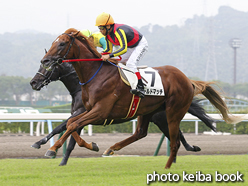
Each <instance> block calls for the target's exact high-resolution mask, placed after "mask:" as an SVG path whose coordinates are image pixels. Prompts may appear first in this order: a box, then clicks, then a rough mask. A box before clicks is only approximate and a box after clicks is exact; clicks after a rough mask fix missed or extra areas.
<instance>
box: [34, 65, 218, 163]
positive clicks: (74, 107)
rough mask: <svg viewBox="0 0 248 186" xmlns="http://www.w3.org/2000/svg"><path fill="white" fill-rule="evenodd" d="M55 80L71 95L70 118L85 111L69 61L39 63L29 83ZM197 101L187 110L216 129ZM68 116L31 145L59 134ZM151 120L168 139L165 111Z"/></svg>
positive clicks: (72, 143) (70, 147)
mask: <svg viewBox="0 0 248 186" xmlns="http://www.w3.org/2000/svg"><path fill="white" fill-rule="evenodd" d="M57 80H59V81H61V82H62V83H63V84H64V85H65V87H66V88H67V90H68V91H69V93H70V95H71V97H72V104H71V114H72V116H71V117H70V118H72V117H74V116H77V115H78V114H81V113H83V112H85V111H86V109H85V108H84V105H83V102H82V91H81V85H80V84H79V79H78V76H77V74H76V71H75V70H74V68H73V66H72V65H71V64H70V63H62V64H61V65H59V66H55V67H54V68H53V69H52V70H51V71H47V70H46V69H45V68H43V66H42V65H41V66H40V68H39V70H38V72H37V73H36V74H35V76H34V77H33V78H32V80H31V81H30V85H31V86H32V88H33V89H34V90H37V91H39V90H41V88H42V87H44V86H46V85H48V84H49V83H50V82H52V81H57ZM198 101H199V100H195V101H193V102H192V103H191V105H190V108H189V110H188V112H189V113H191V114H192V115H194V116H196V117H198V118H199V119H201V120H202V121H203V122H204V123H205V124H206V125H207V126H208V127H209V128H210V129H212V130H214V131H215V130H216V129H215V127H214V126H213V123H214V122H216V121H215V120H214V119H213V118H211V117H209V116H208V115H206V113H205V111H204V109H203V108H202V107H201V106H200V105H199V104H198ZM70 118H68V119H67V120H66V121H64V122H63V123H61V124H60V125H59V126H57V127H56V128H55V129H54V130H53V131H52V132H51V133H50V134H48V135H47V136H46V137H44V138H43V139H41V140H39V141H37V142H36V143H34V144H33V145H32V146H31V147H33V148H36V149H39V148H40V147H41V145H43V144H46V143H47V142H48V140H49V139H50V138H52V137H53V136H54V135H56V134H59V133H61V132H62V131H64V130H66V124H67V122H68V120H69V119H70ZM151 122H153V123H155V124H156V125H157V126H158V127H159V128H160V129H161V131H163V133H164V134H165V136H166V137H167V138H168V139H170V136H169V131H168V123H167V119H166V113H165V111H161V112H159V113H157V114H154V115H153V116H152V118H151ZM80 132H81V130H78V134H80ZM179 133H180V140H181V142H182V144H183V146H184V147H185V149H186V150H187V151H193V152H197V151H200V150H201V149H200V148H199V147H198V146H191V145H189V144H188V143H187V141H186V140H185V138H184V136H183V134H182V132H181V130H180V129H179ZM75 144H76V141H75V140H74V138H73V137H71V139H70V142H69V144H68V147H67V150H66V153H65V155H64V157H63V159H62V161H61V163H60V165H66V164H67V161H68V158H69V156H70V154H71V152H72V150H73V149H74V146H75Z"/></svg>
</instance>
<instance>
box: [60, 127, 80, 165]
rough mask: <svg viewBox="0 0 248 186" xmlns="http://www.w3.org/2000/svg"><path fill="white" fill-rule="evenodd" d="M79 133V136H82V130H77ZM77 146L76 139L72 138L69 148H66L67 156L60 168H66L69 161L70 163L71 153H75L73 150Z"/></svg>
mask: <svg viewBox="0 0 248 186" xmlns="http://www.w3.org/2000/svg"><path fill="white" fill-rule="evenodd" d="M77 132H78V134H80V133H81V129H80V130H77ZM75 144H76V141H75V139H74V138H73V137H72V136H71V138H70V141H69V144H68V146H67V148H66V152H65V155H64V157H63V159H62V161H61V162H60V164H59V166H64V165H66V164H67V161H68V159H69V157H70V154H71V152H72V151H73V149H74V147H75Z"/></svg>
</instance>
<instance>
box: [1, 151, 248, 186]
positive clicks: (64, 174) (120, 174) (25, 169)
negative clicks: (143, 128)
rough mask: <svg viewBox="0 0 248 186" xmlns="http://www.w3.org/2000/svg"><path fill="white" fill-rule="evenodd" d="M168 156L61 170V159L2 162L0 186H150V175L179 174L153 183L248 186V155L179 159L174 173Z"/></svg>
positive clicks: (87, 162)
mask: <svg viewBox="0 0 248 186" xmlns="http://www.w3.org/2000/svg"><path fill="white" fill-rule="evenodd" d="M167 159H168V157H167V156H157V157H153V156H145V157H144V156H143V157H107V158H70V159H69V162H68V164H67V166H58V165H59V163H60V161H61V158H57V159H1V160H0V185H1V186H2V185H3V186H9V185H11V186H22V185H23V186H30V185H33V186H39V185H44V186H50V185H54V186H57V185H61V186H62V185H63V186H69V185H73V186H77V185H79V186H82V185H96V186H101V185H106V186H118V185H127V186H137V185H147V184H146V183H147V174H152V173H153V172H154V171H156V173H157V174H160V175H162V174H168V173H171V174H178V175H179V176H180V178H181V179H180V181H179V182H169V181H167V182H162V181H159V182H158V181H157V182H152V183H151V184H150V185H194V186H195V185H201V186H203V185H235V186H236V185H248V155H207V156H205V155H204V156H203V155H201V156H195V155H189V156H178V157H177V163H175V164H173V165H172V167H171V169H167V170H166V169H164V166H165V164H166V161H167ZM183 171H186V173H187V174H196V171H201V173H202V174H205V175H206V174H210V175H212V177H213V178H212V182H204V183H203V182H189V181H183V180H182V177H183ZM215 171H218V172H219V173H220V174H236V173H237V171H239V172H240V173H241V174H243V176H242V179H243V180H244V182H236V183H233V182H220V183H219V182H216V181H215V178H214V177H215Z"/></svg>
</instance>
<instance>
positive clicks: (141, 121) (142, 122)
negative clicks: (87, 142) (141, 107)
mask: <svg viewBox="0 0 248 186" xmlns="http://www.w3.org/2000/svg"><path fill="white" fill-rule="evenodd" d="M150 118H151V116H150V115H149V116H139V117H138V124H137V127H136V131H135V133H134V134H133V135H132V136H130V137H129V138H127V139H125V140H123V141H121V142H118V143H116V144H114V145H113V146H111V147H110V148H109V149H107V150H106V151H105V152H104V153H103V156H109V155H113V154H114V151H118V150H120V149H122V148H123V147H125V146H127V145H129V144H131V143H133V142H135V141H137V140H139V139H141V138H144V137H146V135H147V130H148V126H149V121H150Z"/></svg>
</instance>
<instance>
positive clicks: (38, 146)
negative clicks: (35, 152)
mask: <svg viewBox="0 0 248 186" xmlns="http://www.w3.org/2000/svg"><path fill="white" fill-rule="evenodd" d="M31 147H33V148H35V149H39V148H40V145H39V144H37V143H34V144H33V145H32V146H31Z"/></svg>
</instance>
